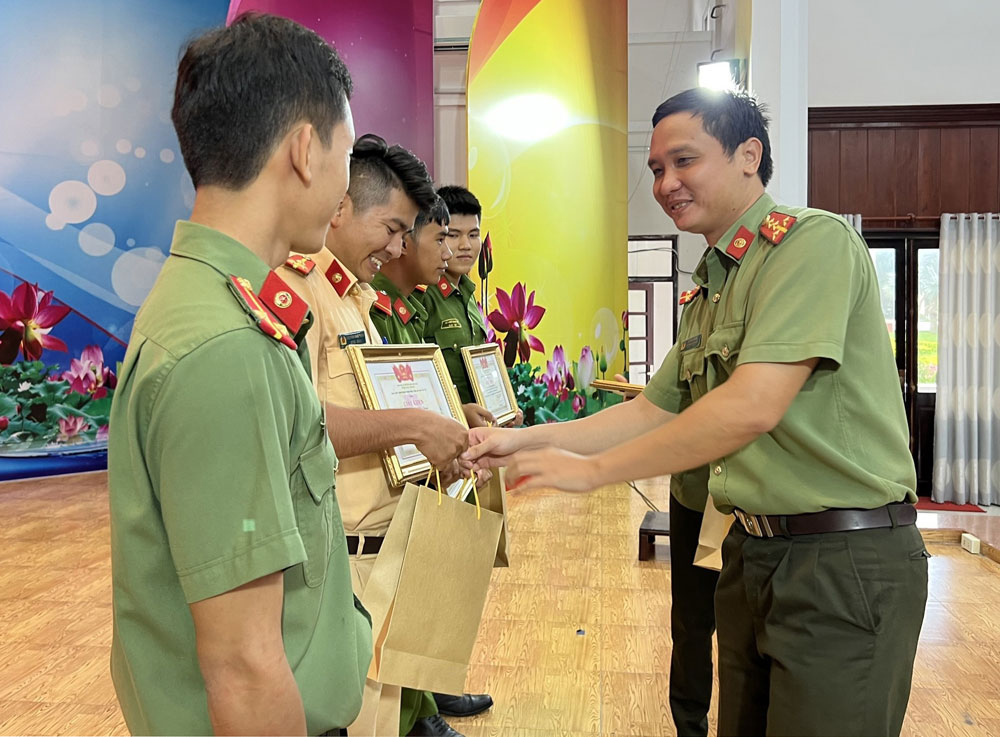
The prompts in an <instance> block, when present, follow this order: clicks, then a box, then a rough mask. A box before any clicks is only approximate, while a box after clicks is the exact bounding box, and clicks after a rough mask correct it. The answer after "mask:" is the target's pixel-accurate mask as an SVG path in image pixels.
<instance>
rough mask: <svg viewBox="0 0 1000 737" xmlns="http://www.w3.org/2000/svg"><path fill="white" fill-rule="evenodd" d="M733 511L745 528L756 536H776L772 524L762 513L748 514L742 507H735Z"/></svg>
mask: <svg viewBox="0 0 1000 737" xmlns="http://www.w3.org/2000/svg"><path fill="white" fill-rule="evenodd" d="M733 513H734V514H735V515H736V518H737V519H738V520H739V521H740V524H741V525H743V529H745V530H746V531H747V532H749V533H750V534H751V535H752V536H754V537H774V533H773V532H772V531H771V524H770V523H769V522H768V521H767V517H765V516H764V515H762V514H747V513H746V512H744V511H743V510H742V509H734V510H733Z"/></svg>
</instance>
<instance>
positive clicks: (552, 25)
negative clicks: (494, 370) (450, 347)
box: [467, 0, 628, 422]
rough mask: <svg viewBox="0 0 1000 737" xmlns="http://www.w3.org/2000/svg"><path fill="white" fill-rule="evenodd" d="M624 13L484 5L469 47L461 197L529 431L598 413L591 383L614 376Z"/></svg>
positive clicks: (624, 216) (624, 234)
mask: <svg viewBox="0 0 1000 737" xmlns="http://www.w3.org/2000/svg"><path fill="white" fill-rule="evenodd" d="M626 11H627V7H626V3H624V2H609V1H608V0H483V3H482V6H481V7H480V11H479V16H478V18H477V20H476V25H475V28H474V30H473V34H472V39H471V42H470V48H469V73H468V96H467V100H468V116H469V188H470V189H471V190H472V191H473V192H474V193H475V194H476V196H477V197H478V198H479V200H480V202H482V205H483V230H484V232H488V233H489V235H490V242H491V245H492V253H493V262H494V268H493V271H492V273H490V274H489V276H488V278H487V294H488V299H487V305H486V306H485V310H484V311H485V312H486V314H487V315H488V318H489V322H490V324H491V326H492V328H493V329H494V330H495V331H496V332H497V334H498V336H497V337H498V340H500V341H501V342H504V343H506V344H507V345H509V346H511V350H508V351H506V352H505V356H506V357H507V359H508V361H509V362H510V363H513V362H516V364H515V365H514V366H512V368H511V375H512V378H513V380H514V382H515V389H516V391H518V393H519V397H518V399H519V401H520V402H521V405H522V408H524V409H525V414H526V415H527V417H528V420H529V421H533V422H545V421H552V420H565V419H571V418H573V417H577V416H581V415H584V414H590V413H592V412H594V411H596V410H598V409H600V407H601V406H602V402H603V400H602V399H601V398H600V397H599V396H598V394H597V393H596V392H595V391H594V390H593V388H592V387H591V386H590V383H591V382H592V381H593V380H594V378H595V377H598V376H603V375H607V376H608V377H610V376H611V375H612V374H614V373H616V372H620V371H623V370H624V367H625V356H624V353H625V346H626V345H627V340H626V335H625V326H624V324H623V318H624V312H625V309H626V301H627V290H628V276H627V262H626V256H627V238H628V213H627V195H628V193H627V183H626V177H627V162H626V157H627V131H628V120H627V89H628V85H627V59H628V46H627V41H628V35H627V19H626ZM515 345H516V346H517V349H518V350H517V352H516V355H515V354H514V350H513V347H514V346H515Z"/></svg>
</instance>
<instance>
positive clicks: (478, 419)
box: [462, 402, 497, 428]
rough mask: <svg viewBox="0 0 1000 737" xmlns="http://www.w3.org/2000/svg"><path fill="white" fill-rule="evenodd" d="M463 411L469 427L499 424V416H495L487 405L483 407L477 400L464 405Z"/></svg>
mask: <svg viewBox="0 0 1000 737" xmlns="http://www.w3.org/2000/svg"><path fill="white" fill-rule="evenodd" d="M462 412H464V413H465V421H466V422H468V423H469V427H470V428H471V427H489V426H491V425H495V424H497V418H496V417H494V416H493V413H492V412H490V411H489V410H488V409H486V408H485V407H481V406H479V405H478V404H476V403H475V402H470V403H469V404H463V405H462Z"/></svg>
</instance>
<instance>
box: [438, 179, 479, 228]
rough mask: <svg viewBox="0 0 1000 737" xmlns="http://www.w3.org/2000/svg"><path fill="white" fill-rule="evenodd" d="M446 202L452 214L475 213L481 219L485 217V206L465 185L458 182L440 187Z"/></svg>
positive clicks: (439, 190)
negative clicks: (459, 184) (461, 185)
mask: <svg viewBox="0 0 1000 737" xmlns="http://www.w3.org/2000/svg"><path fill="white" fill-rule="evenodd" d="M437 193H438V194H439V195H440V196H441V199H442V200H444V204H446V205H447V206H448V212H450V213H451V214H452V215H475V216H476V217H477V218H479V219H480V220H482V219H483V207H482V205H480V204H479V200H477V199H476V196H475V195H474V194H472V192H470V191H469V190H467V189H466V188H465V187H459V186H458V185H457V184H447V185H445V186H444V187H439V188H438V192H437Z"/></svg>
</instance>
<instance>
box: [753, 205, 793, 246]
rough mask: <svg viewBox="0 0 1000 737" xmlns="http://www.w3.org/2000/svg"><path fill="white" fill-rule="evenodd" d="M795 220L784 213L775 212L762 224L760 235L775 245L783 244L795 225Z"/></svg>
mask: <svg viewBox="0 0 1000 737" xmlns="http://www.w3.org/2000/svg"><path fill="white" fill-rule="evenodd" d="M795 220H796V219H795V218H793V217H792V216H791V215H786V214H785V213H783V212H778V211H777V210H775V211H774V212H772V213H771V214H770V215H768V216H767V217H766V218H764V222H763V223H761V224H760V234H761V235H762V236H764V237H765V238H767V239H768V240H769V241H771V243H773V244H774V245H778V244H779V243H781V239H782V238H784V237H785V235H786V234H787V233H788V231H789V230H791V229H792V226H793V225H795Z"/></svg>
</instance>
